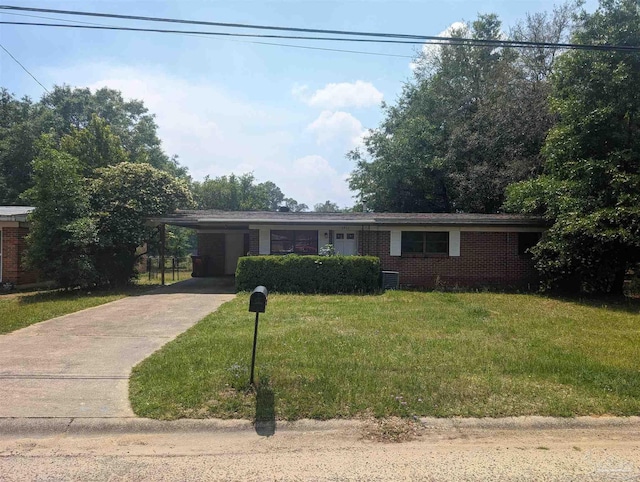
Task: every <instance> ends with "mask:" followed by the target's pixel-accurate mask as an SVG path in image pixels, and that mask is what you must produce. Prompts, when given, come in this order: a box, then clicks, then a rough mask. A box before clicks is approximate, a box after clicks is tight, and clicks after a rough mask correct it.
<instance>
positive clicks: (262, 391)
mask: <svg viewBox="0 0 640 482" xmlns="http://www.w3.org/2000/svg"><path fill="white" fill-rule="evenodd" d="M255 430H256V433H257V434H258V435H260V436H262V437H271V436H272V435H273V434H275V433H276V406H275V396H274V393H273V388H272V387H271V385H270V384H269V378H267V377H263V378H261V379H260V383H258V385H257V387H256V419H255Z"/></svg>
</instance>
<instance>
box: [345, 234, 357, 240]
mask: <svg viewBox="0 0 640 482" xmlns="http://www.w3.org/2000/svg"><path fill="white" fill-rule="evenodd" d="M347 239H356V235H355V233H347Z"/></svg>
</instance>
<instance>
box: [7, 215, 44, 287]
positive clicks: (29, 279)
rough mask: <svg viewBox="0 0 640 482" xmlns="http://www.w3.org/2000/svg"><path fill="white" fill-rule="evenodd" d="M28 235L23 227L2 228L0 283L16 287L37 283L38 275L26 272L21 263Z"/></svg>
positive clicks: (26, 229) (27, 230)
mask: <svg viewBox="0 0 640 482" xmlns="http://www.w3.org/2000/svg"><path fill="white" fill-rule="evenodd" d="M28 233H29V229H28V228H24V227H11V228H2V281H9V282H11V283H15V284H17V285H24V284H29V283H35V282H36V281H38V274H37V273H36V272H35V271H27V270H26V269H25V267H24V263H23V261H22V258H23V256H24V252H25V250H26V248H27V245H26V240H25V238H26V236H27V234H28Z"/></svg>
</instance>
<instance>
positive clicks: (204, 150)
mask: <svg viewBox="0 0 640 482" xmlns="http://www.w3.org/2000/svg"><path fill="white" fill-rule="evenodd" d="M557 3H559V2H553V1H547V0H538V1H518V0H493V1H474V0H467V1H459V0H438V1H431V0H423V1H410V2H402V1H393V2H392V1H383V0H379V1H375V0H372V1H340V2H338V1H323V2H315V1H314V2H312V1H304V0H297V1H293V0H292V1H280V2H275V1H260V2H252V1H242V0H240V1H238V0H237V1H231V0H228V1H225V2H217V1H196V0H183V1H179V0H173V1H135V2H134V1H117V0H116V1H113V0H111V1H55V0H50V1H40V2H28V1H27V2H24V1H21V2H18V1H16V0H14V1H13V2H12V1H11V0H7V2H6V4H8V5H19V6H29V7H38V8H51V9H61V10H83V11H93V12H105V13H119V14H130V15H144V16H158V17H173V18H183V19H197V20H206V21H214V22H231V23H251V24H262V25H279V26H291V27H306V28H319V29H336V30H357V31H373V32H392V33H410V34H420V35H438V34H439V33H441V32H443V31H444V30H445V29H446V28H447V27H449V26H450V25H451V24H453V23H454V22H458V21H463V20H469V21H472V20H474V19H475V18H476V17H477V15H478V13H496V14H498V15H499V17H500V19H501V20H502V22H503V28H504V30H505V31H507V30H508V29H509V27H511V26H513V25H514V24H515V23H516V22H517V21H518V20H520V19H523V18H524V16H525V14H526V13H527V12H530V13H534V12H543V11H551V10H552V9H553V6H554V4H557ZM596 5H597V2H596V1H595V0H588V1H587V2H586V4H585V8H586V9H587V11H593V10H594V9H595V7H596ZM0 12H4V13H0V19H1V20H4V21H35V22H40V21H50V20H42V19H38V18H32V17H24V16H16V15H9V14H7V13H6V12H5V11H0ZM16 13H17V12H16ZM31 15H34V16H42V17H51V18H63V16H61V15H57V14H44V13H34V14H31ZM66 18H68V19H71V20H74V21H86V22H93V23H98V24H103V25H127V26H138V27H154V26H155V27H156V28H172V29H177V28H184V29H189V28H191V29H196V30H198V29H205V28H204V27H189V26H179V25H175V24H150V23H142V24H141V23H140V22H136V23H134V22H126V21H120V20H112V19H98V18H84V17H82V18H80V17H66ZM217 30H222V29H217ZM276 42H278V41H276ZM279 42H281V43H294V42H293V41H279ZM0 43H2V45H4V47H5V48H6V49H7V50H9V51H10V52H11V53H12V54H13V55H14V56H15V57H16V58H17V59H18V60H19V61H20V62H21V63H23V64H24V65H25V66H26V67H27V68H28V69H29V70H30V71H31V72H32V73H33V74H34V76H35V77H36V78H37V79H38V80H39V81H40V82H41V83H42V84H44V85H45V86H46V87H51V86H53V85H55V84H63V83H64V84H68V85H71V86H74V87H90V88H92V89H96V88H100V87H103V86H107V87H110V88H114V89H118V90H120V91H122V93H123V95H124V96H125V97H126V98H136V99H141V100H143V101H144V103H145V105H146V106H147V107H148V108H149V110H150V111H151V112H153V113H155V114H156V122H157V124H158V127H159V129H158V133H159V135H160V138H161V139H162V141H163V147H164V149H165V151H166V152H167V153H168V154H170V155H172V154H177V155H178V156H179V158H180V162H181V163H182V164H183V165H185V166H187V167H188V168H189V171H190V173H191V175H192V177H193V178H194V179H196V180H201V179H202V178H203V177H204V176H206V175H210V176H212V177H215V176H220V175H224V174H230V173H232V172H234V173H236V174H240V173H244V172H253V173H254V175H255V176H256V179H257V180H258V181H259V182H262V181H267V180H270V181H273V182H275V183H276V184H277V185H278V186H279V187H280V188H281V189H282V191H283V192H284V194H285V195H286V196H288V197H293V198H294V199H296V200H297V201H298V202H303V203H306V204H308V205H309V206H313V204H315V203H320V202H324V201H325V200H327V199H330V200H331V201H333V202H337V203H338V204H339V205H340V206H350V205H352V204H353V202H354V201H353V199H352V195H353V193H351V192H349V189H348V186H347V182H346V179H347V177H348V175H349V173H350V172H351V170H352V169H353V167H354V166H353V165H352V164H351V163H350V162H349V161H348V160H347V159H346V158H345V154H346V153H347V152H348V151H349V150H350V149H352V148H353V147H355V146H357V145H358V144H359V143H360V142H361V139H362V136H363V135H364V134H365V133H366V130H367V129H369V128H374V127H376V126H377V125H378V124H379V122H380V121H381V119H382V111H381V109H380V102H381V101H382V100H384V101H386V102H391V103H392V102H394V100H395V99H396V98H397V95H398V94H399V92H400V91H401V88H402V84H403V83H404V82H406V81H407V80H408V79H409V78H410V77H411V69H410V62H411V58H410V57H412V56H413V55H414V54H415V52H416V47H412V46H409V45H398V46H390V45H358V44H353V43H349V44H337V43H331V44H328V43H323V44H321V45H320V44H318V43H313V42H309V41H306V42H304V43H299V45H311V46H323V47H328V48H338V49H340V48H343V49H349V50H361V51H367V52H373V53H382V54H393V55H400V56H406V57H387V56H377V55H363V54H351V53H338V52H325V51H318V50H306V49H297V48H288V47H282V46H271V45H259V44H255V43H249V42H246V41H234V40H226V39H213V38H202V37H196V36H183V35H168V34H154V33H137V32H136V33H129V32H98V31H89V30H71V29H53V28H40V27H19V26H8V25H1V26H0ZM0 85H1V86H3V87H6V88H7V89H9V90H10V91H11V92H13V93H14V94H16V95H17V96H19V97H21V96H23V95H28V96H30V97H32V98H34V99H39V98H40V96H41V95H42V93H43V90H42V88H41V87H40V86H39V85H38V84H37V83H36V82H35V81H34V80H33V79H31V78H30V77H29V76H28V75H27V74H26V73H25V72H24V71H23V70H22V69H21V68H20V67H19V66H18V65H17V64H16V63H15V62H14V61H13V60H11V58H10V57H9V56H8V55H6V54H5V53H4V52H3V51H0Z"/></svg>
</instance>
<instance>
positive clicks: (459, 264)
mask: <svg viewBox="0 0 640 482" xmlns="http://www.w3.org/2000/svg"><path fill="white" fill-rule="evenodd" d="M153 222H157V223H166V224H172V225H176V226H183V227H188V228H193V229H195V230H197V233H198V254H199V255H200V256H202V260H201V262H202V263H203V264H204V267H203V271H202V272H203V273H204V274H205V275H207V276H219V275H231V274H234V273H235V269H236V265H237V262H238V258H239V257H241V256H245V255H259V254H260V255H267V254H272V255H283V254H290V253H297V254H302V255H304V254H317V253H318V250H319V249H320V248H321V247H322V246H323V245H325V244H332V245H333V246H334V247H335V250H336V252H337V253H338V254H342V255H371V256H378V257H379V258H380V260H381V264H382V269H383V270H389V271H397V272H398V273H399V275H400V285H401V286H405V287H423V288H432V287H434V286H438V285H440V286H449V287H453V286H460V287H474V286H475V287H480V286H498V287H522V288H526V287H529V286H533V284H535V283H536V281H537V276H536V271H535V269H534V267H533V263H532V261H531V257H530V256H529V254H528V253H527V249H528V248H529V247H531V246H533V245H534V244H535V243H536V242H537V241H538V239H539V238H540V235H541V233H542V232H544V231H545V229H546V225H545V223H544V221H543V220H542V219H540V218H534V217H527V216H520V215H511V214H448V213H445V214H436V213H411V214H409V213H291V212H238V211H234V212H227V211H179V212H177V213H176V214H173V215H170V216H166V217H163V218H156V219H153Z"/></svg>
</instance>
